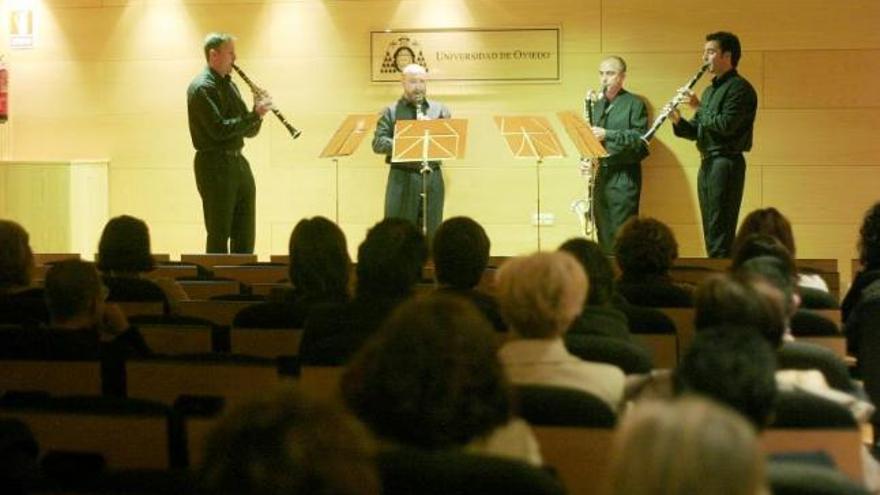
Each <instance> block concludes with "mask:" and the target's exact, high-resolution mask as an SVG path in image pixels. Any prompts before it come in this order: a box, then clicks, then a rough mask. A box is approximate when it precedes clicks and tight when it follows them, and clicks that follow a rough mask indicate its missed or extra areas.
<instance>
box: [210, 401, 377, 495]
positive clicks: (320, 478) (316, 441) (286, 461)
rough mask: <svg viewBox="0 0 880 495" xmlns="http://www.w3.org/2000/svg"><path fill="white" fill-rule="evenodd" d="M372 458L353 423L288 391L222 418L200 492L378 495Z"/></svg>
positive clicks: (361, 431) (330, 408)
mask: <svg viewBox="0 0 880 495" xmlns="http://www.w3.org/2000/svg"><path fill="white" fill-rule="evenodd" d="M374 455H375V446H374V445H373V442H372V440H371V438H370V436H369V434H368V432H367V431H366V430H365V429H364V427H363V426H362V425H361V424H360V423H358V422H357V420H356V419H355V418H353V417H352V416H350V415H349V414H347V413H345V412H343V411H342V410H340V409H339V408H338V407H335V406H331V405H329V404H323V403H319V402H314V401H312V400H307V399H306V398H305V397H304V396H302V395H300V394H299V393H297V392H295V391H294V390H289V389H285V390H282V391H279V392H276V393H275V394H273V395H272V396H270V397H265V398H261V399H258V400H256V401H254V402H251V403H248V404H246V405H243V406H241V407H239V408H238V409H235V410H234V411H233V412H232V413H231V414H229V415H228V416H226V417H224V418H223V420H222V421H221V422H220V423H219V424H218V425H217V427H216V428H215V429H214V430H213V431H212V432H211V433H210V435H209V437H208V441H207V444H206V450H205V459H204V462H203V465H202V466H201V470H200V472H199V481H200V485H201V488H202V489H203V493H205V495H313V494H320V495H378V494H379V493H380V492H381V487H380V482H379V476H378V474H377V471H376V465H375V459H374Z"/></svg>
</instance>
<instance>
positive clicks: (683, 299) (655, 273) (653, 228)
mask: <svg viewBox="0 0 880 495" xmlns="http://www.w3.org/2000/svg"><path fill="white" fill-rule="evenodd" d="M614 254H615V256H616V257H617V264H618V266H619V267H620V271H621V274H620V279H619V280H618V282H617V289H618V290H619V291H620V293H621V294H622V295H623V297H625V298H626V300H627V301H629V302H630V303H631V304H635V305H638V306H650V307H660V308H688V307H691V306H692V305H693V300H692V296H691V290H690V289H688V288H687V287H686V286H684V285H681V284H677V283H676V282H674V281H673V280H672V277H670V276H669V269H670V268H672V265H673V263H674V262H675V259H676V258H678V243H677V242H676V241H675V236H674V235H673V234H672V230H670V229H669V227H668V226H666V224H664V223H662V222H660V221H659V220H655V219H653V218H639V217H632V218H630V219H629V220H627V221H626V223H624V224H623V226H622V227H621V228H620V232H618V233H617V238H616V239H615V241H614Z"/></svg>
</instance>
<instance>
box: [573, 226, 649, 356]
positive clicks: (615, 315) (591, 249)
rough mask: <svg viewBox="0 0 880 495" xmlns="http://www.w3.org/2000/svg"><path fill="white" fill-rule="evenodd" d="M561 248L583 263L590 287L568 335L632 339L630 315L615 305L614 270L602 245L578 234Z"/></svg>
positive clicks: (628, 340)
mask: <svg viewBox="0 0 880 495" xmlns="http://www.w3.org/2000/svg"><path fill="white" fill-rule="evenodd" d="M559 251H562V252H566V253H568V254H570V255H572V256H573V257H574V259H576V260H577V261H578V263H580V264H581V266H582V267H583V269H584V272H585V273H586V274H587V286H588V287H589V290H588V291H587V300H586V301H585V302H584V308H583V311H581V314H580V316H578V317H577V318H575V320H574V323H572V325H571V329H570V330H569V331H568V334H569V335H596V336H600V337H610V338H616V339H620V340H625V341H627V342H630V341H632V335H630V333H629V320H628V319H627V315H626V314H625V313H624V312H623V311H621V310H620V309H618V308H616V307H615V306H614V305H613V304H612V299H613V298H614V295H615V294H614V293H615V291H614V271H613V270H612V268H611V263H609V262H608V258H607V257H606V256H605V254H604V253H603V252H602V248H600V247H599V244H597V243H595V242H593V241H588V240H587V239H583V238H580V237H577V238H574V239H569V240H567V241H565V242H564V243H563V244H562V245H561V246H559Z"/></svg>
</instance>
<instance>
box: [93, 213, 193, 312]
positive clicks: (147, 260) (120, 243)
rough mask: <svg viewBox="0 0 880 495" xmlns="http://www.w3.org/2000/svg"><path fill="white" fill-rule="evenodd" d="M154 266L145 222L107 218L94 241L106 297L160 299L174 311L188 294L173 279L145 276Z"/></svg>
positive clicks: (139, 299) (148, 232)
mask: <svg viewBox="0 0 880 495" xmlns="http://www.w3.org/2000/svg"><path fill="white" fill-rule="evenodd" d="M154 268H155V261H154V260H153V255H152V252H151V251H150V231H149V229H148V228H147V224H146V223H144V221H143V220H141V219H139V218H135V217H132V216H128V215H122V216H118V217H115V218H111V219H110V221H109V222H107V225H106V226H104V231H103V232H102V233H101V240H100V242H99V243H98V269H99V270H101V273H102V275H103V279H104V283H105V284H107V287H108V288H109V289H110V295H109V297H108V300H110V301H154V300H162V301H164V302H165V303H166V305H167V307H168V309H169V310H170V311H171V312H177V308H178V303H179V302H180V301H186V300H189V296H187V294H186V292H185V291H184V290H183V287H181V286H180V284H178V283H177V282H176V281H175V280H171V279H168V278H163V277H149V276H148V275H147V274H148V273H149V272H151V271H152V270H153V269H154Z"/></svg>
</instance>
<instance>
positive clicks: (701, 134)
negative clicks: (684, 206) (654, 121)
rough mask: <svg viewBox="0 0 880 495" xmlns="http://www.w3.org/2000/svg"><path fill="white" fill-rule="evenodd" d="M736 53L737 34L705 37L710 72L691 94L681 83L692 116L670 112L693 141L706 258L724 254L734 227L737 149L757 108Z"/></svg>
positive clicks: (740, 165) (740, 175) (745, 144)
mask: <svg viewBox="0 0 880 495" xmlns="http://www.w3.org/2000/svg"><path fill="white" fill-rule="evenodd" d="M740 55H741V48H740V44H739V38H737V37H736V35H734V34H733V33H728V32H724V31H719V32H717V33H711V34H709V35H707V36H706V43H705V45H704V46H703V62H704V63H707V64H709V72H711V73H712V75H713V76H714V77H713V78H712V84H710V85H709V86H707V87H706V89H705V90H704V91H703V96H702V98H697V96H696V95H695V94H694V93H693V91H691V90H689V89H686V88H683V89H682V90H681V91H680V92H681V99H682V101H683V102H684V103H686V104H687V105H688V106H689V107H690V108H691V109H692V110H695V111H696V112H695V113H694V116H693V118H692V119H690V120H688V119H685V118H682V117H681V115H680V114H679V112H678V111H677V110H675V109H673V110H672V113H670V115H669V118H670V119H671V120H672V124H673V130H674V131H675V135H676V136H678V137H683V138H685V139H689V140H691V141H696V142H697V149H698V150H699V151H700V171H699V174H698V175H697V197H698V198H699V201H700V216H701V217H702V220H703V238H704V240H705V245H706V252H707V253H708V255H709V257H710V258H727V257H729V256H730V246H731V244H732V243H733V237H734V234H735V232H736V222H737V218H738V217H739V209H740V204H741V202H742V196H743V188H744V185H745V174H746V161H745V158H744V157H743V153H744V152H746V151H749V150H750V149H752V130H753V129H754V125H755V113H756V112H757V108H758V96H757V94H756V93H755V89H754V88H753V87H752V85H751V84H749V82H748V81H746V80H745V78H743V77H742V76H741V75H739V73H738V72H737V71H736V67H737V64H739V59H740Z"/></svg>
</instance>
